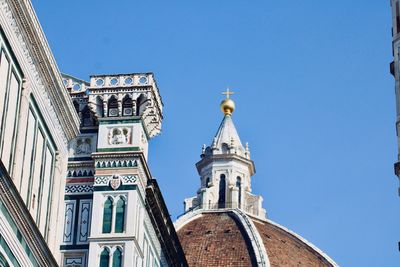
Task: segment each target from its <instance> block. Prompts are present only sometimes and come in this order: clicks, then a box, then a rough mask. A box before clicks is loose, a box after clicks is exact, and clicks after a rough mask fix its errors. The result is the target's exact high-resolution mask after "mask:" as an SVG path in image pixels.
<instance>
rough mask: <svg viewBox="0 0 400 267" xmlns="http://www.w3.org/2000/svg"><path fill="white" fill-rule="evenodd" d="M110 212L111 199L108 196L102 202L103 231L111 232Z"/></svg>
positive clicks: (111, 209)
mask: <svg viewBox="0 0 400 267" xmlns="http://www.w3.org/2000/svg"><path fill="white" fill-rule="evenodd" d="M112 214H113V200H112V198H111V197H108V198H107V200H106V201H105V202H104V209H103V233H111V224H112Z"/></svg>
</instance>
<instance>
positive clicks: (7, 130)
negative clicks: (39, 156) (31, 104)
mask: <svg viewBox="0 0 400 267" xmlns="http://www.w3.org/2000/svg"><path fill="white" fill-rule="evenodd" d="M19 96H20V81H19V79H18V78H17V75H16V73H15V72H14V71H13V72H12V73H11V79H10V85H9V88H8V97H7V98H8V101H7V105H6V107H5V110H6V114H5V119H6V120H5V122H4V126H5V127H3V128H2V129H3V131H2V132H3V133H4V134H3V135H2V138H3V148H2V153H1V158H2V161H3V163H4V166H5V167H6V168H7V170H8V172H10V168H11V163H12V154H13V153H14V149H13V148H14V146H15V135H16V127H17V121H18V120H17V118H18V102H19ZM10 137H11V138H10Z"/></svg>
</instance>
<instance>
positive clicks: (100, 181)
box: [94, 175, 139, 186]
mask: <svg viewBox="0 0 400 267" xmlns="http://www.w3.org/2000/svg"><path fill="white" fill-rule="evenodd" d="M118 176H119V177H120V178H121V184H122V185H134V184H136V182H137V181H138V179H139V176H138V175H118ZM112 177H113V175H110V176H96V177H95V180H94V186H108V185H109V184H110V180H112Z"/></svg>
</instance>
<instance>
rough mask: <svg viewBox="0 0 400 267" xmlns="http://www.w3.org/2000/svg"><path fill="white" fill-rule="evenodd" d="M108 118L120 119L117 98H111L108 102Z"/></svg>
mask: <svg viewBox="0 0 400 267" xmlns="http://www.w3.org/2000/svg"><path fill="white" fill-rule="evenodd" d="M108 116H109V117H118V100H117V98H116V97H115V96H112V97H110V99H109V100H108Z"/></svg>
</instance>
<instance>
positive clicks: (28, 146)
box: [20, 109, 36, 203]
mask: <svg viewBox="0 0 400 267" xmlns="http://www.w3.org/2000/svg"><path fill="white" fill-rule="evenodd" d="M35 132H36V118H35V116H34V115H33V113H32V110H31V109H29V114H28V122H27V126H26V136H25V148H24V159H23V163H22V166H23V168H22V173H21V182H20V194H21V196H27V195H28V188H29V183H28V182H29V178H30V177H31V173H32V162H33V156H34V153H33V152H34V145H33V144H34V141H35ZM25 203H28V201H27V199H25Z"/></svg>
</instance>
